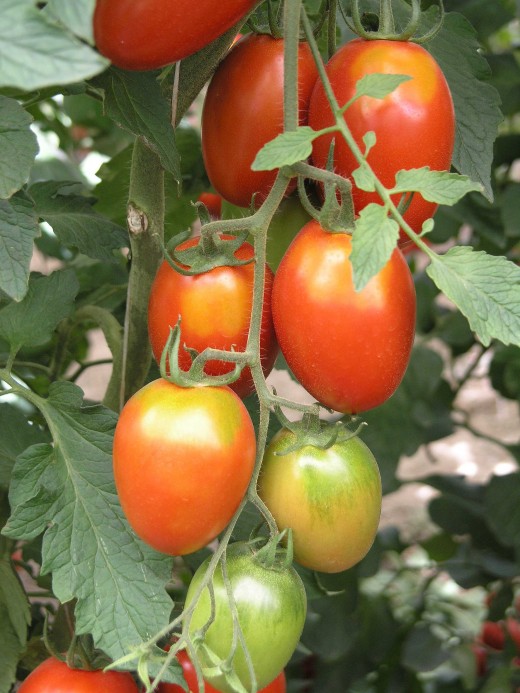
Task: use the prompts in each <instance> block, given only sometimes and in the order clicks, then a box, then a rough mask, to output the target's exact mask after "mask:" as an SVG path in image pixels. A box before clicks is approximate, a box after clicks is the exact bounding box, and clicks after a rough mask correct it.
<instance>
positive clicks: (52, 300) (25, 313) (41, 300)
mask: <svg viewBox="0 0 520 693" xmlns="http://www.w3.org/2000/svg"><path fill="white" fill-rule="evenodd" d="M78 289H79V285H78V280H77V279H76V275H75V274H74V272H73V271H72V270H63V271H61V272H53V273H52V274H51V275H50V276H48V277H34V278H32V279H31V280H30V282H29V290H28V292H27V294H26V296H25V298H24V299H23V301H21V302H20V303H14V302H12V303H9V304H8V305H7V306H5V307H4V308H2V310H0V336H1V337H2V338H3V339H5V340H6V341H7V342H9V344H10V346H11V351H12V352H14V353H16V352H17V351H18V350H19V349H20V348H21V347H22V346H39V345H41V344H45V343H46V342H48V341H49V339H50V338H51V336H52V333H53V332H54V329H55V328H56V325H57V324H58V323H59V322H60V321H61V320H63V319H64V318H66V317H68V316H69V315H70V314H71V313H72V310H73V307H74V299H75V298H76V294H77V292H78Z"/></svg>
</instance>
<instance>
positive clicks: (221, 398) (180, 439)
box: [113, 378, 256, 556]
mask: <svg viewBox="0 0 520 693" xmlns="http://www.w3.org/2000/svg"><path fill="white" fill-rule="evenodd" d="M255 456H256V437H255V430H254V426H253V423H252V421H251V417H250V416H249V413H248V411H247V409H246V407H245V405H244V403H243V402H242V400H241V399H240V398H239V397H238V395H236V394H235V393H234V392H233V391H232V390H231V389H230V388H229V387H226V386H222V387H211V386H208V387H179V386H177V385H174V384H173V383H171V382H168V381H167V380H164V379H162V378H160V379H158V380H154V381H152V382H151V383H148V384H147V385H145V386H144V387H143V388H141V389H140V390H139V391H138V392H136V393H135V394H134V395H133V396H132V397H131V398H130V399H129V400H128V402H127V403H126V404H125V406H124V407H123V409H122V411H121V414H120V415H119V419H118V422H117V425H116V429H115V435H114V445H113V465H114V480H115V485H116V490H117V494H118V496H119V500H120V503H121V507H122V509H123V512H124V514H125V516H126V518H127V520H128V522H129V524H130V526H131V527H132V529H133V530H134V531H135V533H136V534H137V535H138V536H139V537H140V538H141V539H142V540H143V541H144V542H146V543H147V544H149V545H150V546H152V547H153V548H154V549H156V550H157V551H160V552H162V553H166V554H170V555H174V556H181V555H185V554H188V553H192V552H193V551H197V550H198V549H200V548H202V547H204V546H206V545H207V544H208V543H210V542H211V541H212V540H213V539H215V537H216V536H217V535H218V534H219V533H220V532H221V531H222V530H223V529H224V528H225V527H226V526H227V524H228V523H229V521H230V520H231V518H232V516H233V514H234V512H235V511H236V510H237V508H238V506H239V505H240V502H241V500H242V498H243V497H244V494H245V493H246V491H247V487H248V485H249V482H250V479H251V475H252V473H253V468H254V462H255Z"/></svg>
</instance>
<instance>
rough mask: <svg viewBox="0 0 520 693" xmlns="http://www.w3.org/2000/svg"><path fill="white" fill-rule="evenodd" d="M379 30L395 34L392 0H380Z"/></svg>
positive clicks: (387, 33) (385, 33)
mask: <svg viewBox="0 0 520 693" xmlns="http://www.w3.org/2000/svg"><path fill="white" fill-rule="evenodd" d="M379 32H381V33H382V34H384V35H390V34H395V21H394V13H393V11H392V0H380V2H379Z"/></svg>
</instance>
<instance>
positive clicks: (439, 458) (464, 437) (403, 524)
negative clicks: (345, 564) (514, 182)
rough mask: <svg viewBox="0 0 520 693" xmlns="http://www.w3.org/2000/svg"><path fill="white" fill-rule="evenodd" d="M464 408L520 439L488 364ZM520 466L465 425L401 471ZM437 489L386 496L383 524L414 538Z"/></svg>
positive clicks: (101, 349) (92, 387)
mask: <svg viewBox="0 0 520 693" xmlns="http://www.w3.org/2000/svg"><path fill="white" fill-rule="evenodd" d="M90 338H91V345H92V351H91V358H92V360H96V359H102V358H106V357H109V356H110V354H109V351H108V348H107V346H106V344H105V342H104V338H103V336H102V334H101V333H100V332H98V331H92V332H91V333H90ZM109 374H110V367H109V366H106V365H102V366H96V367H93V368H90V369H89V370H88V371H86V372H85V373H84V374H83V375H82V376H81V377H80V379H79V380H78V385H80V386H81V387H82V388H83V390H84V391H85V394H86V396H87V397H89V398H92V399H94V400H99V399H100V398H101V397H102V395H103V392H104V388H105V387H106V383H107V382H108V377H109ZM269 382H270V383H271V384H272V385H274V386H275V387H276V391H277V392H278V394H279V395H282V396H285V397H288V398H290V399H295V400H297V401H301V402H303V401H306V402H311V401H312V398H311V397H310V395H308V394H307V393H306V392H305V391H304V390H303V389H302V388H301V387H300V386H299V385H297V384H296V383H294V382H293V381H292V380H291V379H290V377H289V376H288V374H287V373H285V372H284V371H277V372H274V373H272V374H271V375H270V376H269ZM457 406H458V408H460V409H462V410H464V411H466V412H468V414H469V416H470V419H469V420H470V423H471V425H472V427H473V428H474V429H476V430H478V431H479V432H481V433H482V434H484V435H487V436H490V437H492V438H496V439H500V440H503V441H504V442H506V443H519V442H520V413H519V407H518V403H516V402H513V401H510V400H506V399H503V398H497V396H496V393H495V391H494V390H493V388H492V387H491V385H490V383H489V381H488V379H487V377H486V363H483V364H482V367H481V368H480V371H477V372H476V377H475V378H473V379H471V380H469V381H468V383H467V384H466V385H465V387H464V389H463V390H462V392H461V393H460V395H459V398H458V400H457ZM516 468H517V463H516V461H515V459H514V458H513V457H512V456H510V455H509V454H508V453H507V451H505V450H504V449H503V448H502V447H501V446H499V445H496V444H495V443H493V442H490V441H488V440H485V439H482V438H477V437H475V436H473V435H471V434H470V433H468V432H467V431H463V430H460V431H458V432H456V433H454V434H453V435H451V436H449V437H448V438H444V439H442V440H439V441H436V442H435V443H432V444H431V445H429V446H428V450H425V449H424V448H421V449H419V451H418V452H417V453H416V454H415V455H413V457H409V458H403V459H402V460H401V462H400V465H399V469H398V474H399V478H400V479H402V480H403V481H406V480H410V479H420V478H421V477H425V476H428V475H429V474H433V473H435V474H436V473H453V474H460V475H464V476H466V477H467V478H468V479H469V480H471V481H475V482H482V481H485V480H486V479H488V478H489V476H490V475H491V474H506V473H508V472H510V471H513V470H515V469H516ZM434 494H435V491H434V490H433V489H432V488H431V487H430V486H426V485H425V484H420V483H417V482H414V483H409V484H406V485H405V486H404V487H402V488H401V489H400V490H398V491H397V492H395V493H391V494H389V495H387V496H385V497H384V499H383V509H382V516H381V524H382V525H383V526H384V525H387V524H393V525H397V526H399V527H400V528H401V532H402V535H403V538H404V539H407V540H412V539H415V538H419V537H421V536H423V535H424V534H425V533H428V531H429V529H430V528H431V527H430V523H429V520H428V516H427V512H426V504H427V502H428V501H429V500H430V498H432V497H433V495H434Z"/></svg>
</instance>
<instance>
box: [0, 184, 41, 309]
mask: <svg viewBox="0 0 520 693" xmlns="http://www.w3.org/2000/svg"><path fill="white" fill-rule="evenodd" d="M39 235H40V227H39V226H38V217H37V216H36V212H35V210H34V206H33V204H32V203H31V202H30V201H29V200H28V199H27V198H25V197H24V196H23V195H21V194H20V195H15V196H14V197H12V198H11V199H10V200H0V290H2V291H4V292H5V293H6V294H7V295H8V296H9V297H10V298H13V299H14V300H15V301H21V299H22V298H23V297H24V296H25V293H26V291H27V285H28V282H29V266H30V262H31V257H32V253H33V241H34V239H35V238H37V237H38V236H39Z"/></svg>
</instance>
